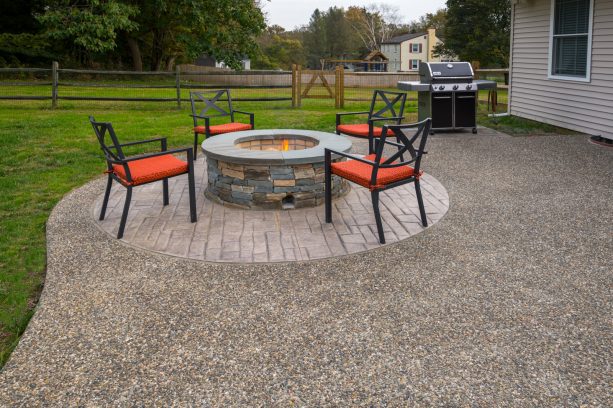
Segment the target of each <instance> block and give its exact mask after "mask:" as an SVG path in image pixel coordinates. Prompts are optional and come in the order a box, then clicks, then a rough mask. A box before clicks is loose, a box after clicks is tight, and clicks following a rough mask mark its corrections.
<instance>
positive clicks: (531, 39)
mask: <svg viewBox="0 0 613 408" xmlns="http://www.w3.org/2000/svg"><path fill="white" fill-rule="evenodd" d="M551 2H552V0H531V1H527V0H520V1H519V2H517V4H515V5H514V6H513V7H514V9H513V38H512V44H513V46H512V56H511V95H510V105H511V106H510V112H511V114H512V115H516V116H520V117H524V118H527V119H533V120H537V121H540V122H545V123H549V124H552V125H555V126H560V127H563V128H567V129H572V130H576V131H579V132H584V133H587V134H592V135H601V136H603V137H607V138H609V139H613V0H593V17H592V19H593V23H592V26H593V28H592V44H591V66H589V64H588V66H589V72H587V75H588V76H589V82H580V81H576V80H575V81H568V80H559V79H557V78H555V77H552V76H551V75H550V72H551V71H550V68H549V51H550V42H551V37H550V34H551V31H552V30H551V22H552V20H553V19H552V15H551V13H552V7H551ZM584 81H585V80H584Z"/></svg>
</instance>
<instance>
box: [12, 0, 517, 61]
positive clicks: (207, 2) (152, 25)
mask: <svg viewBox="0 0 613 408" xmlns="http://www.w3.org/2000/svg"><path fill="white" fill-rule="evenodd" d="M0 2H1V3H2V7H1V9H2V13H0V66H12V65H35V64H39V63H42V62H48V61H50V60H59V61H61V62H62V65H64V66H88V67H106V68H119V69H133V70H136V71H141V70H152V71H156V70H171V69H172V68H173V67H174V66H175V64H179V63H192V62H193V61H194V60H195V59H196V58H197V57H199V56H201V55H208V56H211V57H213V58H215V59H216V60H217V61H223V62H225V63H226V65H228V66H229V67H232V68H236V69H238V68H239V67H240V63H241V60H242V59H244V58H245V57H249V58H251V60H252V68H255V69H288V68H289V67H290V66H291V65H292V64H300V65H303V66H307V67H310V68H320V67H321V60H322V59H361V58H363V57H364V56H365V55H367V54H368V53H369V52H371V51H374V50H379V49H380V46H381V43H382V42H384V41H386V40H388V39H390V38H392V37H394V36H396V35H401V34H405V33H417V32H425V31H426V30H427V29H428V28H436V30H437V36H439V38H441V39H442V40H443V41H444V45H443V46H442V47H439V48H438V49H437V50H436V52H437V53H440V54H444V55H454V56H456V57H457V58H458V59H460V60H468V61H475V60H477V61H480V63H481V66H489V67H506V66H507V65H508V58H509V31H510V0H448V1H447V7H446V8H444V9H440V10H438V11H436V12H434V13H428V14H426V15H424V16H422V17H420V18H419V19H417V20H415V21H411V22H409V23H402V22H400V21H399V15H400V13H399V10H398V9H397V8H394V7H392V6H389V5H386V4H373V5H370V6H368V7H357V6H350V7H348V8H346V9H345V8H342V7H330V8H329V9H328V10H319V9H316V10H315V11H314V12H313V14H312V15H311V18H310V20H309V23H308V24H306V25H305V26H303V27H300V28H297V29H295V30H290V31H288V30H285V29H284V28H283V27H280V26H276V25H273V26H267V25H266V20H265V15H264V13H263V11H262V7H261V6H262V5H261V4H260V2H259V0H198V1H196V0H21V1H14V0H0Z"/></svg>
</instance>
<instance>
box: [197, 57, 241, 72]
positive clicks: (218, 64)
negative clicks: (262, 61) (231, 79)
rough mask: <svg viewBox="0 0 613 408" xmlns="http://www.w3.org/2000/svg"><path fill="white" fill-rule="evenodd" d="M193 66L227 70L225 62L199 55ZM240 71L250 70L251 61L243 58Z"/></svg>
mask: <svg viewBox="0 0 613 408" xmlns="http://www.w3.org/2000/svg"><path fill="white" fill-rule="evenodd" d="M194 65H197V66H199V67H215V68H228V66H227V65H226V63H225V62H223V61H217V60H216V59H215V58H213V57H211V56H210V55H206V54H204V55H201V56H200V57H198V58H197V59H196V61H194ZM241 69H242V70H243V71H246V70H250V69H251V60H250V59H249V58H248V57H245V58H243V59H242V60H241Z"/></svg>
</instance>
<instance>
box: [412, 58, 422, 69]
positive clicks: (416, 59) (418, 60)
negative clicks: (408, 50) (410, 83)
mask: <svg viewBox="0 0 613 408" xmlns="http://www.w3.org/2000/svg"><path fill="white" fill-rule="evenodd" d="M415 61H417V67H416V68H413V62H415ZM420 63H421V60H420V59H418V58H413V59H410V60H409V70H411V71H417V70H418V69H419V64H420Z"/></svg>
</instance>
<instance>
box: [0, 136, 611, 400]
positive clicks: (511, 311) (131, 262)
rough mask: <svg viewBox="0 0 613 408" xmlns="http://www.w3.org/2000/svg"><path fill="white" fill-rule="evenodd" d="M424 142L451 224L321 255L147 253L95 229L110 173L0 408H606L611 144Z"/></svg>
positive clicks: (62, 246)
mask: <svg viewBox="0 0 613 408" xmlns="http://www.w3.org/2000/svg"><path fill="white" fill-rule="evenodd" d="M429 145H430V146H429V148H428V150H429V155H428V156H427V160H426V161H425V162H424V169H425V170H426V171H427V172H428V173H429V174H431V175H432V176H433V177H435V178H436V179H437V180H439V181H440V182H441V184H442V185H443V186H444V187H445V188H446V190H447V192H448V194H449V203H450V206H449V211H448V213H447V214H446V215H445V217H444V218H442V219H441V221H440V222H439V223H437V224H436V225H434V226H433V227H431V228H428V229H426V230H425V231H423V232H421V233H419V234H416V235H414V236H411V237H409V238H408V239H405V240H402V241H399V242H397V243H394V244H391V245H388V246H384V247H380V248H374V249H372V250H369V251H366V252H361V253H356V254H351V255H346V256H343V257H332V258H328V259H324V260H318V261H306V262H305V261H298V262H284V263H264V264H255V263H242V264H240V263H211V262H205V261H194V260H190V259H181V258H178V257H172V256H168V255H164V254H160V253H155V252H150V251H147V250H143V249H138V248H135V247H133V246H129V245H126V243H125V242H123V241H118V240H116V239H114V238H112V237H111V236H109V234H108V233H107V232H105V231H102V230H100V229H99V228H97V227H96V223H95V221H94V218H93V217H92V206H93V205H94V203H95V201H96V200H98V198H99V195H100V193H101V191H102V189H103V188H104V180H102V179H99V180H95V181H93V182H91V183H88V184H87V185H85V186H83V187H82V188H79V189H77V190H75V191H73V192H71V193H70V194H68V195H67V196H66V197H65V198H64V199H63V200H62V201H61V202H60V203H59V204H58V205H57V207H56V208H55V209H54V211H53V213H52V214H51V217H50V219H49V222H48V226H47V235H48V270H47V280H46V283H45V289H44V292H43V295H42V298H41V301H40V304H39V306H38V309H37V311H36V314H35V315H34V317H33V318H32V320H31V322H30V324H29V326H28V328H27V330H26V332H25V334H24V335H23V337H22V339H21V342H20V344H19V345H18V347H17V349H16V350H15V352H14V353H13V355H12V357H11V359H10V360H9V362H8V363H7V365H6V366H5V367H4V369H3V371H2V372H1V373H0V406H106V405H112V406H151V405H154V406H158V405H161V406H166V405H174V406H612V405H613V397H612V394H611V383H612V382H613V377H612V375H611V369H610V361H611V359H612V357H613V353H612V351H611V350H612V349H613V347H612V346H613V333H612V330H611V315H612V313H611V312H612V310H611V306H612V304H613V302H612V300H613V299H612V296H611V287H612V285H613V279H612V278H613V272H612V271H613V262H612V260H611V250H612V249H613V242H612V234H611V226H612V225H613V193H612V192H613V184H612V180H613V153H612V152H611V150H606V149H603V148H601V147H597V146H595V145H592V144H589V143H587V141H586V138H585V137H579V136H574V137H573V136H543V137H521V138H512V137H509V136H506V135H502V134H498V133H494V132H488V131H486V130H482V131H481V133H480V134H479V135H472V134H468V133H463V134H448V135H436V136H434V137H433V138H432V139H431V141H430V143H429ZM362 148H363V147H362ZM136 194H138V191H137V192H136ZM136 194H135V195H136ZM135 215H136V216H138V214H135Z"/></svg>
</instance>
